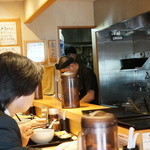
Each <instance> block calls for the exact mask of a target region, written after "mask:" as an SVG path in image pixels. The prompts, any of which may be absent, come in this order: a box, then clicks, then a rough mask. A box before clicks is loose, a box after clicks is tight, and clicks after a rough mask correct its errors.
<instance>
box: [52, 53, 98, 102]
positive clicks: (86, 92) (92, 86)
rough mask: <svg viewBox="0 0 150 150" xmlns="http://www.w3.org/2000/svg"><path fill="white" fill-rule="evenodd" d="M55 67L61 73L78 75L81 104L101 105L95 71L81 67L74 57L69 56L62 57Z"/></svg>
mask: <svg viewBox="0 0 150 150" xmlns="http://www.w3.org/2000/svg"><path fill="white" fill-rule="evenodd" d="M55 67H56V69H57V70H60V72H67V71H69V72H73V73H77V74H78V77H79V89H78V90H79V97H80V102H86V103H91V104H99V102H98V84H97V78H96V75H95V73H94V72H93V70H91V69H90V68H88V67H84V66H79V64H78V63H77V62H76V61H75V60H74V59H73V58H72V57H68V56H64V57H61V58H60V60H59V63H58V64H56V65H55Z"/></svg>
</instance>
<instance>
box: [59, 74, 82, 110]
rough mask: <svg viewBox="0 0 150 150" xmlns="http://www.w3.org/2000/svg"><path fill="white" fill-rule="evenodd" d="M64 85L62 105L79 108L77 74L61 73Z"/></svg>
mask: <svg viewBox="0 0 150 150" xmlns="http://www.w3.org/2000/svg"><path fill="white" fill-rule="evenodd" d="M61 85H62V107H63V108H77V107H79V106H80V105H79V104H80V103H79V91H78V78H77V74H75V73H72V72H64V73H63V74H61Z"/></svg>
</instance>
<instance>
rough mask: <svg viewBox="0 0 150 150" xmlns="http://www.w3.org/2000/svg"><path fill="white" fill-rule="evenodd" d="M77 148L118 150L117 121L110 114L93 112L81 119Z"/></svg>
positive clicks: (85, 149) (84, 149) (83, 149)
mask: <svg viewBox="0 0 150 150" xmlns="http://www.w3.org/2000/svg"><path fill="white" fill-rule="evenodd" d="M81 126H82V131H81V133H80V136H79V142H78V148H79V149H82V150H118V139H117V137H118V136H117V119H116V117H115V116H114V115H113V114H111V113H106V112H104V111H94V112H92V113H91V114H89V115H84V116H83V117H82V119H81Z"/></svg>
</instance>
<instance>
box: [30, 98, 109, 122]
mask: <svg viewBox="0 0 150 150" xmlns="http://www.w3.org/2000/svg"><path fill="white" fill-rule="evenodd" d="M33 105H34V106H36V107H40V108H41V107H42V106H46V107H48V108H60V109H61V110H62V111H63V110H65V111H66V118H68V119H71V120H74V121H77V122H80V121H81V117H82V110H91V109H93V110H94V109H104V108H107V107H104V106H100V105H93V104H89V103H80V107H79V108H71V109H62V106H61V101H59V100H58V99H57V98H55V97H48V96H47V97H44V98H43V99H39V100H34V104H33Z"/></svg>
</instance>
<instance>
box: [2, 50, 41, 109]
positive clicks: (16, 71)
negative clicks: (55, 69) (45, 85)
mask: <svg viewBox="0 0 150 150" xmlns="http://www.w3.org/2000/svg"><path fill="white" fill-rule="evenodd" d="M42 73H43V68H42V67H41V66H40V65H38V64H36V63H34V62H32V61H31V60H30V59H28V58H27V57H25V56H21V55H19V54H16V53H12V52H5V53H2V54H0V109H1V110H3V111H4V110H5V108H6V107H7V106H8V105H9V104H10V103H11V102H12V101H13V100H14V99H15V98H16V97H21V96H27V95H30V94H32V93H33V92H34V91H35V89H36V87H37V86H38V84H39V82H40V81H41V78H42Z"/></svg>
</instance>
